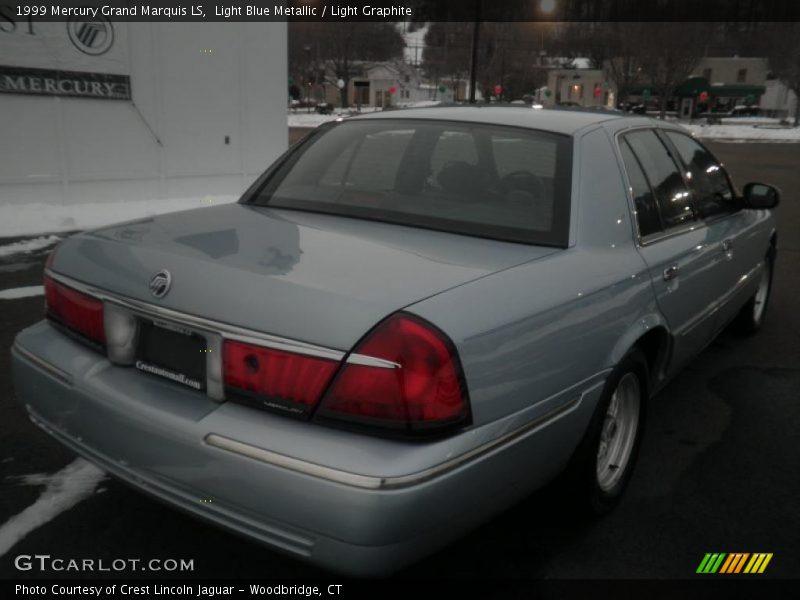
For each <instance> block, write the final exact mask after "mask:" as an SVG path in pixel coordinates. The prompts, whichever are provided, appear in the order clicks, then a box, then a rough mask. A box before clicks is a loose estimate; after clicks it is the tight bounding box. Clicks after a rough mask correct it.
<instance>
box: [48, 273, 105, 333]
mask: <svg viewBox="0 0 800 600" xmlns="http://www.w3.org/2000/svg"><path fill="white" fill-rule="evenodd" d="M44 294H45V301H46V303H47V314H48V315H49V316H50V317H52V318H54V319H55V320H56V321H58V322H59V323H61V324H62V325H65V326H66V327H68V328H69V329H72V330H73V331H76V332H78V333H80V334H81V335H82V336H84V337H86V338H88V339H90V340H92V341H94V342H97V343H98V344H105V341H106V334H105V328H104V326H103V302H102V301H101V300H98V299H97V298H92V297H91V296H87V295H86V294H82V293H81V292H78V291H76V290H73V289H72V288H69V287H67V286H65V285H62V284H60V283H58V282H56V281H55V280H53V279H52V278H51V277H48V276H45V278H44Z"/></svg>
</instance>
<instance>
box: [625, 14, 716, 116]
mask: <svg viewBox="0 0 800 600" xmlns="http://www.w3.org/2000/svg"><path fill="white" fill-rule="evenodd" d="M708 28H709V26H708V24H706V23H636V24H633V25H632V29H631V41H632V42H633V43H635V44H636V47H637V48H638V49H639V52H640V57H641V64H642V72H643V74H644V76H645V77H646V78H647V79H648V81H649V83H650V85H651V86H652V87H653V90H654V91H655V93H656V94H657V95H658V99H659V116H660V118H661V119H663V118H664V116H665V114H666V111H667V100H668V99H669V98H670V97H672V95H673V94H674V92H675V89H676V88H677V87H678V86H679V85H680V84H681V83H683V82H684V81H685V80H686V79H687V78H688V77H689V75H691V74H692V71H693V70H694V68H695V67H696V66H697V64H698V63H699V62H700V59H701V58H702V57H703V51H704V48H705V40H706V33H707V30H708Z"/></svg>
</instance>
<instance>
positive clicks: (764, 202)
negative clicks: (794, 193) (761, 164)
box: [742, 183, 781, 209]
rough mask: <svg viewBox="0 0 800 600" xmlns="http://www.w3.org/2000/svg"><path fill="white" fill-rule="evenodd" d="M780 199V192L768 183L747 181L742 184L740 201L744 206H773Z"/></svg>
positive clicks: (776, 204) (758, 207) (756, 207)
mask: <svg viewBox="0 0 800 600" xmlns="http://www.w3.org/2000/svg"><path fill="white" fill-rule="evenodd" d="M780 200H781V192H780V190H779V189H778V188H776V187H775V186H774V185H769V184H768V183H748V184H746V185H745V186H744V191H743V194H742V202H743V204H744V207H745V208H755V209H761V208H775V207H776V206H778V203H779V202H780Z"/></svg>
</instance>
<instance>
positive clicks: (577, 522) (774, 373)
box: [0, 143, 800, 578]
mask: <svg viewBox="0 0 800 600" xmlns="http://www.w3.org/2000/svg"><path fill="white" fill-rule="evenodd" d="M711 146H712V149H713V150H714V151H715V152H716V153H717V154H718V156H719V157H720V158H721V159H722V160H723V161H724V162H725V164H726V166H727V167H728V168H729V169H730V171H731V173H732V175H733V177H734V179H735V180H736V182H737V184H738V185H740V186H741V185H742V184H743V183H745V182H747V181H753V180H760V181H765V182H768V183H773V184H776V185H778V186H779V187H780V188H782V190H783V201H782V204H781V206H780V207H779V208H778V211H777V214H778V222H779V240H778V247H779V251H778V261H777V266H776V272H775V279H774V288H773V293H772V298H771V303H770V306H769V308H768V312H767V317H766V321H765V324H764V327H763V329H762V331H761V332H760V333H759V334H758V335H756V336H754V337H741V336H739V335H737V334H736V333H735V332H733V331H725V332H723V334H722V335H721V336H720V337H719V338H718V339H717V340H716V341H715V342H714V343H713V344H712V345H711V346H710V347H709V348H708V349H706V350H705V351H704V352H703V353H702V354H701V355H700V356H698V357H697V358H696V359H695V360H694V361H693V362H692V363H691V365H690V366H689V367H688V368H687V369H686V370H685V371H683V372H682V373H681V374H680V375H679V376H678V377H677V378H676V379H674V380H673V381H672V382H671V383H670V384H669V386H667V388H666V389H664V390H663V392H661V393H660V394H659V395H658V396H657V397H656V398H654V399H653V400H652V402H651V405H650V407H649V418H648V428H647V430H646V434H645V438H644V442H643V446H642V449H641V454H640V460H639V463H638V466H637V468H636V471H635V473H634V476H633V479H632V481H631V484H630V487H629V488H628V491H627V494H626V496H625V497H624V499H623V501H622V503H621V504H620V506H619V507H618V508H617V509H616V510H615V511H614V512H613V513H611V514H610V515H608V516H606V517H604V518H602V519H599V520H596V521H588V522H587V521H584V520H581V519H576V518H575V517H574V516H573V515H571V514H570V513H569V512H568V511H566V510H565V509H563V508H562V506H561V502H560V501H559V496H558V490H557V489H556V488H553V487H548V488H546V489H545V490H543V491H542V492H539V493H537V494H535V495H533V496H532V497H530V498H529V499H527V500H525V501H524V502H522V503H520V504H518V505H517V506H515V507H513V508H511V509H510V510H508V511H506V512H504V513H502V514H500V515H498V516H497V517H496V518H495V519H493V520H492V521H490V522H488V523H486V524H485V525H483V526H481V527H479V528H478V529H476V530H474V531H473V532H471V533H469V534H467V535H466V536H465V537H463V538H462V539H460V540H458V541H457V542H455V543H453V544H452V545H450V546H448V547H447V548H445V549H443V550H441V551H440V552H438V553H437V554H435V555H433V556H431V557H429V558H426V559H424V560H423V561H421V562H420V563H418V564H416V565H414V566H412V567H410V568H408V569H406V570H405V571H403V572H402V573H400V574H398V577H403V578H411V577H437V578H438V577H444V578H453V577H457V578H472V577H493V578H503V577H513V578H519V577H535V578H622V577H633V578H687V577H694V576H695V570H696V568H697V566H698V564H699V562H700V560H701V559H702V558H703V556H704V554H705V553H707V552H751V553H753V552H771V553H773V554H774V556H773V559H772V561H771V563H770V564H769V567H768V569H767V570H766V572H765V573H764V575H760V576H759V577H768V578H777V577H783V578H786V577H792V578H797V577H800V503H799V502H798V498H800V310H798V309H800V303H798V300H797V299H798V297H799V296H800V206H799V205H798V202H800V193H799V192H798V190H800V144H766V143H761V144H749V143H740V144H736V143H727V144H721V143H718V144H712V145H711ZM8 241H9V240H0V245H2V244H5V243H7V242H8ZM44 258H45V253H44V252H38V253H33V254H30V255H13V256H8V257H5V258H2V257H0V290H3V289H9V288H18V287H23V286H32V285H38V284H40V283H41V275H42V268H43V263H44ZM42 304H43V299H42V297H41V296H36V297H30V298H22V299H17V300H2V299H0V524H1V523H4V522H7V521H8V520H9V519H11V518H12V517H13V516H14V515H18V514H20V513H22V511H24V510H25V509H26V508H27V507H29V506H30V505H31V504H33V503H34V502H36V500H37V498H38V497H39V496H40V494H41V492H42V489H43V488H42V486H40V485H35V483H36V482H35V480H33V481H32V478H31V477H29V476H30V475H32V474H48V473H55V472H57V471H59V470H60V469H62V468H64V467H65V466H66V465H68V464H69V463H71V462H72V461H74V460H75V456H74V454H73V453H72V452H70V451H68V450H66V449H65V448H63V447H62V446H61V445H60V444H59V443H57V442H55V441H54V440H52V439H51V438H50V437H48V436H47V435H46V434H44V433H42V432H41V431H40V430H39V429H38V428H36V427H35V426H33V425H32V424H31V423H30V422H29V421H28V419H27V417H26V416H25V413H24V411H23V410H22V409H21V408H20V407H19V406H18V405H17V404H16V403H15V402H14V399H13V395H14V392H13V389H12V385H11V379H10V370H9V369H10V366H9V353H8V349H9V348H10V347H11V344H12V340H13V338H14V335H15V334H16V333H17V332H18V331H19V330H20V329H22V328H24V327H26V326H28V325H30V324H32V323H34V322H36V321H38V320H39V319H41V318H42ZM26 476H28V477H26ZM34 479H35V478H34ZM32 483H33V484H34V485H32ZM1 551H2V549H0V552H1ZM20 554H31V555H32V554H49V555H51V556H59V557H65V558H71V557H97V558H100V557H104V558H106V559H108V560H110V559H113V558H132V557H137V558H143V559H149V558H188V559H194V565H195V568H194V571H193V572H191V573H173V574H172V575H173V576H175V577H217V576H220V577H260V578H265V577H299V578H311V577H317V576H328V575H329V574H328V573H326V572H324V571H321V570H319V569H317V568H314V567H311V566H308V565H306V564H304V563H302V562H299V561H297V560H295V559H293V558H289V557H286V556H283V555H281V554H278V553H276V552H273V551H271V550H268V549H265V548H263V547H261V546H259V545H257V544H255V543H253V542H250V541H248V540H244V539H242V538H239V537H237V536H235V535H232V534H229V533H227V532H225V531H222V530H219V529H216V528H214V527H213V526H210V525H206V524H204V523H201V522H199V521H197V520H195V519H193V518H190V517H188V516H186V515H184V514H182V513H181V512H179V511H177V510H174V509H172V508H170V507H167V506H164V505H162V504H160V503H158V502H156V501H154V500H152V499H150V498H148V497H146V496H143V495H141V494H139V493H137V492H135V491H132V490H131V489H129V488H127V487H126V486H125V485H123V484H121V483H119V482H117V481H114V480H110V479H107V480H104V481H103V482H101V484H100V486H99V487H98V488H97V490H96V491H95V492H94V493H92V494H91V496H90V497H88V498H87V499H85V500H83V501H81V502H78V503H77V504H76V505H75V506H74V507H72V508H71V509H69V510H67V511H65V512H63V513H61V514H59V515H58V516H56V517H55V518H53V519H52V520H51V521H49V522H47V523H45V524H43V525H41V526H39V527H37V528H35V529H34V530H33V531H31V532H30V533H28V534H27V535H26V536H25V537H24V538H22V539H21V540H20V541H19V542H18V543H16V544H15V545H14V546H13V547H11V548H10V549H9V550H8V551H7V552H6V553H5V554H4V555H2V556H0V577H2V578H12V577H14V578H17V577H36V578H43V577H46V576H48V574H46V573H45V574H42V573H39V572H21V571H18V570H16V569H15V568H14V565H13V561H14V557H16V556H18V555H20ZM50 575H52V576H54V577H55V576H58V575H60V574H59V573H51V574H50ZM61 575H63V574H61ZM125 575H130V576H137V577H138V576H142V577H146V576H149V575H156V576H163V573H161V574H159V573H136V572H134V573H125Z"/></svg>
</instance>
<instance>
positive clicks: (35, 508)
mask: <svg viewBox="0 0 800 600" xmlns="http://www.w3.org/2000/svg"><path fill="white" fill-rule="evenodd" d="M105 477H106V474H105V473H104V472H103V471H101V470H100V469H98V468H97V467H95V466H94V465H93V464H91V463H89V462H87V461H85V460H83V459H82V458H79V459H77V460H75V461H73V462H71V463H70V464H68V465H67V466H66V467H64V468H63V469H61V470H60V471H59V472H58V473H54V474H53V475H45V474H42V473H34V474H32V475H23V476H21V477H13V478H12V477H9V478H7V479H11V480H15V481H16V482H17V483H20V484H22V485H45V486H47V487H46V488H45V490H44V492H42V494H41V496H39V499H38V500H36V502H34V503H33V504H31V505H30V506H29V507H28V508H26V509H25V510H23V511H22V512H21V513H19V514H17V515H14V516H13V517H11V518H10V519H9V520H8V521H6V522H5V523H3V525H2V526H0V556H3V555H4V554H5V553H6V552H8V551H9V550H11V548H12V547H13V546H14V545H15V544H16V543H17V542H19V541H20V540H21V539H23V538H24V537H25V536H26V535H28V534H29V533H30V532H31V531H34V530H35V529H37V528H39V527H41V526H42V525H44V524H45V523H48V522H49V521H52V520H53V519H54V518H56V517H57V516H58V515H60V514H61V513H63V512H65V511H67V510H69V509H70V508H72V507H73V506H75V505H76V504H78V503H79V502H80V501H81V500H84V499H85V498H88V497H89V496H91V495H93V494H94V489H95V488H96V487H97V485H98V484H99V483H100V482H101V481H102V480H103V479H105Z"/></svg>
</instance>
